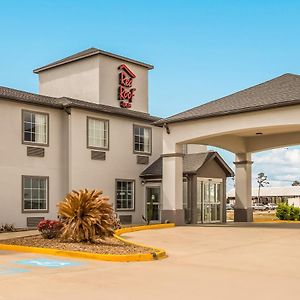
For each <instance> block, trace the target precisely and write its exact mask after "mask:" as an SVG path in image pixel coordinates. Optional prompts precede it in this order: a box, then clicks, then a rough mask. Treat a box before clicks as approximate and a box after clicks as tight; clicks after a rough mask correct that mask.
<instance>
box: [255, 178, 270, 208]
mask: <svg viewBox="0 0 300 300" xmlns="http://www.w3.org/2000/svg"><path fill="white" fill-rule="evenodd" d="M257 183H258V204H259V203H260V189H261V188H262V187H264V186H266V185H267V184H269V182H268V176H267V175H265V173H259V174H258V175H257Z"/></svg>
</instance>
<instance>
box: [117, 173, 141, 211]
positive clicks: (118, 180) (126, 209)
mask: <svg viewBox="0 0 300 300" xmlns="http://www.w3.org/2000/svg"><path fill="white" fill-rule="evenodd" d="M120 181H121V182H131V183H132V184H133V189H132V192H133V197H132V208H118V206H117V201H118V182H120ZM135 192H136V186H135V179H122V178H117V179H116V180H115V211H135Z"/></svg>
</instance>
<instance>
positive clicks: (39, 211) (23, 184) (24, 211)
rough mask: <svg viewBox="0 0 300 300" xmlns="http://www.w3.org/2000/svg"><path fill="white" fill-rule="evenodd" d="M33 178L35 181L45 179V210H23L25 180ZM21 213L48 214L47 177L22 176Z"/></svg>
mask: <svg viewBox="0 0 300 300" xmlns="http://www.w3.org/2000/svg"><path fill="white" fill-rule="evenodd" d="M28 177H29V178H35V179H46V192H47V195H46V209H25V205H24V204H25V203H24V200H25V199H24V188H25V179H26V178H28ZM21 195H22V197H21V198H22V213H23V214H27V213H29V214H30V213H48V212H49V176H36V175H22V191H21Z"/></svg>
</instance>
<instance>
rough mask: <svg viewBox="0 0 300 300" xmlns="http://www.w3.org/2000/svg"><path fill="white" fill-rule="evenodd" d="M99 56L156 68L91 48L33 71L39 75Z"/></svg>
mask: <svg viewBox="0 0 300 300" xmlns="http://www.w3.org/2000/svg"><path fill="white" fill-rule="evenodd" d="M99 54H101V55H106V56H109V57H113V58H116V59H120V60H123V61H126V62H130V63H133V64H136V65H139V66H142V67H144V68H147V69H148V70H152V69H153V68H154V67H153V66H152V65H149V64H146V63H144V62H141V61H138V60H134V59H131V58H128V57H125V56H121V55H118V54H114V53H111V52H107V51H104V50H101V49H98V48H95V47H91V48H88V49H85V50H83V51H80V52H76V53H74V54H72V55H70V56H67V57H65V58H63V59H60V60H57V61H54V62H52V63H50V64H47V65H45V66H42V67H40V68H37V69H35V70H33V72H34V73H36V74H38V73H40V72H43V71H46V70H49V69H52V68H55V67H59V66H62V65H65V64H68V63H71V62H74V61H78V60H81V59H84V58H88V57H91V56H94V55H99Z"/></svg>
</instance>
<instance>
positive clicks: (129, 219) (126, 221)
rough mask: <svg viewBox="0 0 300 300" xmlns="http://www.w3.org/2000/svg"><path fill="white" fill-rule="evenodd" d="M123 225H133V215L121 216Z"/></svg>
mask: <svg viewBox="0 0 300 300" xmlns="http://www.w3.org/2000/svg"><path fill="white" fill-rule="evenodd" d="M119 219H120V222H121V224H132V216H131V215H123V216H122V215H121V216H119Z"/></svg>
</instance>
